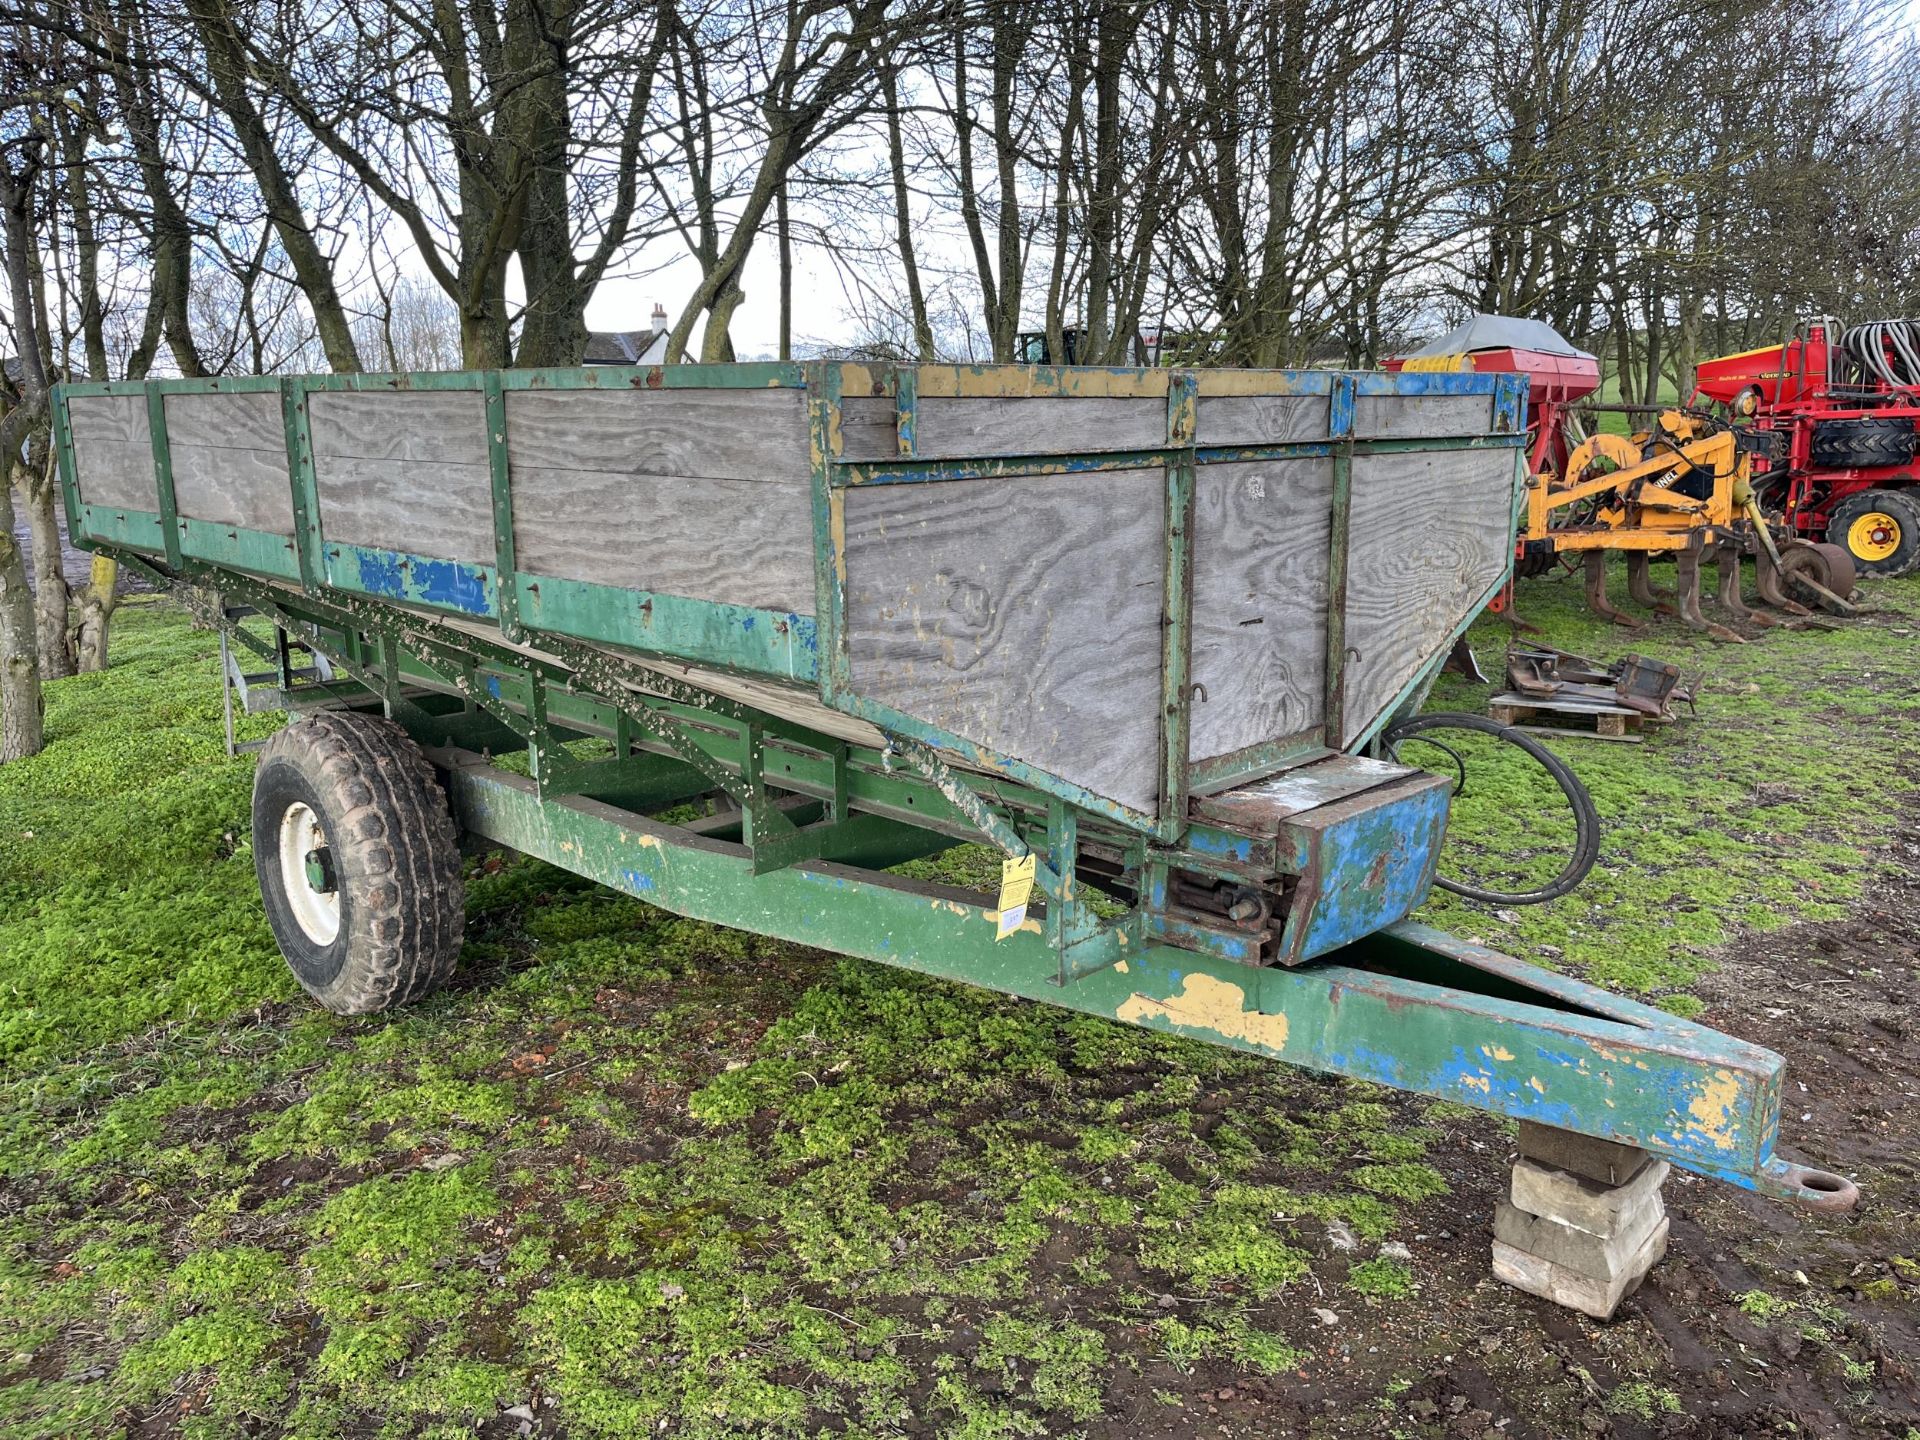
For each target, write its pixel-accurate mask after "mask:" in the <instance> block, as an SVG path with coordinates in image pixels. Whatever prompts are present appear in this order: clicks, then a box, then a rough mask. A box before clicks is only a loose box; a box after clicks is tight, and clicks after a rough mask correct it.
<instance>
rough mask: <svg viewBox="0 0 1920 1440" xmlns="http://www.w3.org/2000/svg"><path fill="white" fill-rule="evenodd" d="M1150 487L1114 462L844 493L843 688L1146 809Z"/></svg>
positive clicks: (1153, 494)
mask: <svg viewBox="0 0 1920 1440" xmlns="http://www.w3.org/2000/svg"><path fill="white" fill-rule="evenodd" d="M1075 403H1085V402H1075ZM1165 484H1166V480H1165V476H1164V475H1163V473H1162V472H1161V471H1159V470H1123V471H1114V472H1110V473H1106V474H1096V475H1061V476H1025V477H1020V478H1016V479H996V480H976V481H967V480H961V481H943V482H935V483H926V484H913V485H884V486H872V487H868V488H860V489H854V490H850V491H848V492H847V497H846V564H847V643H848V651H849V658H850V661H851V673H852V681H853V689H854V691H855V692H856V693H858V694H860V695H864V696H867V697H869V698H871V699H873V700H876V701H879V702H880V703H883V704H885V705H889V706H891V707H893V708H894V709H897V710H900V711H904V712H905V713H907V714H909V715H912V716H915V717H916V718H918V719H921V720H924V721H926V722H928V723H930V724H933V725H938V726H940V727H942V728H943V729H946V730H949V731H951V732H953V733H955V734H958V735H961V736H963V737H965V738H966V739H968V740H972V741H974V742H976V743H978V744H981V745H985V746H989V747H991V748H992V749H994V750H996V751H998V752H1000V753H1002V754H1006V755H1011V756H1014V757H1016V758H1018V759H1021V760H1024V761H1027V762H1028V763H1030V764H1033V765H1036V766H1038V767H1040V768H1041V769H1043V770H1046V771H1049V772H1051V773H1053V774H1055V775H1059V776H1061V777H1062V778H1064V779H1067V780H1070V781H1073V782H1074V783H1076V784H1079V785H1083V786H1085V787H1086V788H1087V789H1089V790H1091V791H1093V792H1094V793H1096V794H1099V795H1104V796H1107V797H1108V798H1110V799H1113V800H1117V801H1120V802H1122V803H1124V804H1127V805H1131V806H1134V807H1136V808H1138V809H1142V810H1151V809H1152V808H1154V805H1155V802H1156V800H1157V797H1158V792H1159V710H1160V618H1161V600H1162V594H1163V586H1164V563H1165V561H1164V554H1165V538H1164V537H1165V530H1166V520H1165V500H1164V496H1165Z"/></svg>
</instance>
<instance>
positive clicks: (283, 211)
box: [103, 0, 360, 378]
mask: <svg viewBox="0 0 1920 1440" xmlns="http://www.w3.org/2000/svg"><path fill="white" fill-rule="evenodd" d="M187 10H188V13H189V14H191V15H192V16H193V23H194V28H195V29H196V30H197V31H198V32H199V35H200V43H201V44H202V45H203V46H204V47H205V48H206V55H207V70H208V73H209V74H210V75H211V76H212V77H213V86H214V93H215V94H216V95H217V96H218V97H219V100H220V108H221V110H223V111H224V112H225V113H226V116H227V119H228V121H229V122H230V123H231V124H232V125H233V132H234V135H235V137H236V138H237V139H238V140H239V142H240V149H241V152H242V153H243V154H244V155H245V156H246V158H247V168H248V169H249V170H251V171H252V172H253V178H254V183H255V184H257V185H258V186H259V187H260V196H261V199H262V200H263V201H264V202H265V204H266V208H267V218H268V219H269V220H270V221H271V222H272V224H273V229H274V233H275V234H277V235H278V236H279V237H280V244H281V246H282V247H283V248H284V249H285V250H286V252H287V259H288V260H289V261H290V262H291V263H292V265H293V273H294V276H295V278H296V279H297V280H298V281H299V282H300V289H301V292H302V293H303V294H305V296H306V297H307V304H308V305H309V306H310V307H311V308H312V310H313V321H314V325H315V326H316V327H317V328H318V330H319V332H320V344H321V348H323V349H324V350H325V351H326V355H327V363H328V364H329V365H331V366H332V367H333V368H334V369H335V370H338V371H348V372H356V371H358V370H359V369H360V354H359V351H358V350H357V349H356V348H355V347H354V343H353V327H352V325H351V324H349V323H348V320H347V311H346V306H345V305H344V304H342V303H341V299H340V292H339V290H338V288H337V287H336V286H335V285H334V281H333V263H332V262H331V261H330V260H329V259H328V258H327V256H326V255H325V254H324V253H323V252H322V251H321V249H320V244H319V242H318V241H317V240H316V239H315V238H314V234H313V227H312V226H311V225H309V224H308V223H307V217H306V212H305V211H304V210H303V209H302V208H301V205H300V199H299V196H298V195H296V194H295V193H294V188H293V180H292V178H291V177H290V176H289V175H288V174H287V171H286V167H285V166H284V165H282V164H281V163H280V155H279V153H278V152H277V151H276V150H275V149H274V146H273V136H272V135H271V134H270V133H269V132H268V130H267V123H266V120H265V118H264V117H263V116H262V115H261V114H260V111H259V109H258V108H257V107H256V106H255V105H254V103H253V96H252V95H251V94H250V93H249V91H248V89H247V57H246V50H245V47H244V46H243V45H242V44H241V41H240V36H239V34H238V32H237V31H236V30H235V29H234V21H233V16H232V14H231V12H230V11H229V10H228V8H227V5H226V3H225V0H187ZM103 378H104V377H103Z"/></svg>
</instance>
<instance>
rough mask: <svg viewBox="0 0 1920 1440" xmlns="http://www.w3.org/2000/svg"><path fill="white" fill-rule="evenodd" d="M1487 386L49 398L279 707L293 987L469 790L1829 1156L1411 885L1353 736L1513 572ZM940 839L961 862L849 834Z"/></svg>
mask: <svg viewBox="0 0 1920 1440" xmlns="http://www.w3.org/2000/svg"><path fill="white" fill-rule="evenodd" d="M1524 414H1525V393H1524V389H1523V381H1522V380H1521V379H1519V378H1518V377H1512V376H1496V375H1478V374H1438V373H1436V374H1398V375H1392V374H1344V373H1333V372H1326V371H1199V372H1192V371H1177V370H1175V371H1169V370H1095V369H1048V368H1027V367H1012V366H1007V367H951V366H919V367H913V366H901V367H888V366H867V365H858V364H851V363H834V362H819V363H810V364H798V365H789V364H777V365H732V366H675V367H665V368H632V369H620V368H596V369H590V370H577V371H575V370H569V371H547V370H531V371H508V372H503V373H484V374H416V375H399V376H374V375H338V376H311V377H286V378H278V377H248V378H234V379H226V378H218V379H203V380H180V381H156V382H149V383H146V384H117V383H98V384H73V385H68V386H65V387H63V388H62V389H61V390H60V391H59V392H58V393H57V395H56V398H55V402H54V417H55V428H56V441H57V444H58V450H59V458H60V465H61V473H62V476H63V480H64V484H65V495H66V502H67V512H68V515H69V518H70V522H71V527H72V532H73V535H74V537H75V539H76V540H77V541H78V542H79V543H81V544H82V545H84V546H86V547H88V548H91V549H95V550H104V551H108V552H111V553H113V554H116V555H118V556H121V557H123V558H126V559H129V560H135V561H138V562H139V563H141V564H144V565H146V566H148V567H150V568H151V569H152V570H153V571H155V572H157V573H158V574H159V575H160V576H162V577H164V578H165V579H167V580H169V581H172V582H176V583H178V584H179V585H180V586H181V587H182V588H183V591H184V592H185V593H187V594H189V595H190V596H191V595H201V596H206V595H215V596H217V597H218V600H217V603H210V604H208V605H207V613H208V614H209V615H210V617H211V618H213V619H214V620H216V621H217V622H221V623H223V624H225V625H226V626H227V628H228V630H229V632H230V634H231V638H232V639H233V641H234V642H235V643H237V644H247V645H251V646H254V647H256V648H257V649H258V650H259V652H260V654H261V656H262V661H263V663H264V664H265V665H266V666H267V667H268V668H269V670H271V671H272V672H273V673H274V675H275V676H276V679H275V680H274V682H273V683H271V684H270V685H268V686H267V687H266V694H265V696H264V699H265V700H266V701H268V702H270V703H273V704H276V705H279V706H283V707H285V708H287V709H290V710H293V711H295V712H296V713H297V717H298V718H296V719H295V721H294V722H293V723H292V724H290V725H289V726H287V727H286V728H285V729H284V730H283V731H281V732H279V734H278V735H276V737H275V738H274V739H273V740H272V741H271V742H269V744H268V745H267V747H266V749H265V750H264V751H263V753H262V756H261V762H260V767H259V771H258V777H257V779H256V786H255V800H254V817H253V821H254V827H253V835H254V848H255V857H256V864H257V866H258V868H259V873H260V879H261V886H262V890H263V893H264V895H265V898H266V903H267V906H268V910H269V913H270V916H271V918H272V921H273V926H274V930H275V933H276V935H277V937H278V938H279V940H280V942H281V946H282V949H283V950H284V951H285V953H286V955H287V958H288V960H289V962H290V964H291V965H292V967H293V969H294V972H295V973H296V974H297V975H298V976H299V978H300V980H301V982H302V983H303V984H304V985H305V986H306V988H307V989H308V990H309V991H311V992H312V993H313V994H314V995H315V996H316V997H317V998H318V999H319V1000H320V1001H321V1003H323V1004H326V1005H328V1006H330V1007H332V1008H335V1009H339V1010H342V1011H349V1012H355V1011H368V1010H377V1009H380V1008H383V1007H384V1006H386V1005H389V1004H393V1003H397V1002H400V1001H403V1000H406V999H408V998H411V997H413V996H416V995H418V994H420V993H422V992H423V991H424V990H426V989H427V988H429V987H430V986H431V985H433V984H434V983H435V982H437V981H438V980H440V979H441V978H443V977H444V976H445V975H446V974H447V973H448V972H449V970H450V969H451V967H452V965H453V963H454V959H455V956H456V954H457V952H458V949H459V945H460V940H461V925H462V920H461V907H462V897H461V866H460V861H459V857H458V848H457V847H458V843H459V838H460V833H461V832H466V833H467V834H469V835H471V836H475V837H480V838H483V839H484V840H487V841H491V842H495V843H498V844H500V845H504V846H507V847H510V848H512V849H514V850H518V851H522V852H525V853H527V854H530V855H536V856H539V857H541V858H542V859H545V860H547V861H550V862H551V863H553V864H555V865H559V866H562V867H564V868H566V869H569V870H571V871H574V872H577V873H579V874H581V875H585V876H589V877H591V878H593V879H595V880H597V881H600V882H601V883H604V884H606V885H609V886H612V887H614V888H617V889H619V890H622V891H625V892H627V893H629V894H632V895H636V896H639V897H641V898H642V899H645V900H647V901H650V902H652V903H653V904H656V905H659V906H662V907H665V908H667V909H669V910H672V911H675V912H677V913H680V914H683V915H688V916H693V917H697V918H700V919H704V920H710V921H714V922H718V923H720V924H725V925H730V926H736V927H740V928H743V929H748V930H753V931H758V932H761V933H764V934H768V935H775V936H780V937H782V938H785V939H788V940H792V941H795V942H799V943H803V944H806V945H811V946H817V947H820V948H822V949H825V950H831V951H837V952H842V953H845V954H849V955H856V956H863V957H865V958H867V959H869V960H873V961H877V962H880V963H883V964H888V965H897V966H902V967H905V968H908V969H912V970H917V971H921V972H924V973H927V974H932V975H938V976H943V977H946V978H949V979H953V980H960V981H966V982H968V983H971V984H977V985H985V986H989V987H992V988H994V989H996V990H1001V991H1004V992H1007V993H1010V994H1014V995H1021V996H1026V997H1029V998H1031V999H1035V1000H1041V1001H1046V1002H1048V1003H1050V1004H1055V1005H1062V1006H1067V1007H1070V1008H1073V1009H1076V1010H1081V1011H1085V1012H1088V1013H1090V1014H1095V1015H1101V1016H1107V1017H1110V1018H1113V1019H1116V1020H1119V1021H1124V1022H1126V1023H1129V1024H1134V1025H1140V1026H1145V1027H1148V1028H1151V1029H1156V1030H1164V1031H1170V1032H1173V1033H1177V1034H1181V1035H1187V1036H1192V1037H1196V1038H1199V1039H1202V1040H1206V1041H1209V1042H1212V1043H1214V1044H1219V1045H1224V1046H1231V1047H1234V1048H1237V1049H1241V1050H1246V1051H1252V1052H1255V1053H1257V1054H1261V1055H1265V1056H1269V1057H1271V1058H1273V1059H1275V1060H1281V1061H1285V1062H1288V1063H1290V1064H1296V1065H1304V1066H1308V1067H1311V1068H1313V1069H1316V1070H1321V1071H1327V1072H1332V1073H1336V1074H1341V1075H1348V1076H1356V1077H1360V1078H1363V1079H1367V1080H1372V1081H1377V1082H1379V1083H1381V1084H1385V1085H1390V1086H1395V1087H1398V1088H1400V1089H1404V1090H1411V1091H1417V1092H1420V1093H1422V1094H1426V1095H1433V1096H1442V1097H1445V1098H1447V1099H1450V1100H1455V1101H1459V1102H1461V1103H1463V1104H1466V1105H1470V1106H1476V1107H1478V1108H1480V1109H1483V1110H1488V1111H1492V1112H1495V1113H1498V1114H1501V1115H1507V1116H1513V1117H1517V1118H1519V1119H1521V1120H1528V1121H1534V1122H1538V1123H1540V1124H1542V1125H1545V1126H1549V1127H1555V1128H1557V1129H1559V1130H1563V1131H1571V1132H1575V1133H1576V1134H1579V1135H1586V1136H1593V1137H1601V1138H1603V1139H1606V1140H1611V1141H1616V1142H1620V1143H1621V1144H1622V1145H1626V1146H1634V1147H1639V1148H1641V1149H1644V1150H1646V1151H1650V1152H1652V1153H1653V1154H1655V1155H1657V1156H1661V1157H1665V1158H1667V1159H1670V1160H1671V1161H1673V1162H1674V1163H1675V1164H1678V1165H1680V1166H1683V1167H1685V1168H1687V1169H1689V1170H1693V1171H1697V1172H1699V1173H1701V1174H1705V1175H1711V1176H1716V1177H1719V1178H1721V1179H1725V1180H1729V1181H1732V1182H1734V1183H1736V1184H1740V1185H1744V1186H1748V1187H1751V1188H1755V1189H1759V1190H1761V1191H1764V1192H1767V1193H1769V1194H1773V1195H1776V1196H1779V1197H1783V1198H1791V1199H1796V1200H1800V1201H1803V1202H1805V1203H1808V1204H1812V1205H1816V1206H1821V1207H1825V1208H1836V1207H1839V1208H1844V1207H1845V1206H1846V1205H1847V1204H1850V1203H1851V1202H1852V1200H1853V1198H1854V1194H1855V1192H1854V1190H1853V1187H1852V1186H1851V1184H1850V1183H1849V1182H1847V1181H1845V1180H1844V1179H1842V1178H1840V1177H1838V1176H1834V1175H1829V1174H1826V1173H1824V1172H1819V1171H1813V1170H1810V1169H1806V1168H1803V1167H1800V1166H1796V1165H1793V1164H1790V1163H1787V1162H1786V1161H1785V1160H1783V1159H1781V1158H1779V1157H1777V1156H1776V1155H1775V1154H1774V1142H1775V1136H1776V1131H1777V1127H1778V1118H1779V1107H1780V1096H1781V1089H1782V1083H1783V1079H1782V1062H1781V1060H1780V1059H1779V1057H1777V1056H1776V1055H1773V1054H1771V1053H1769V1052H1768V1051H1766V1050H1763V1049H1760V1048H1757V1047H1755V1046H1752V1045H1749V1044H1745V1043H1743V1042H1741V1041H1739V1040H1736V1039H1733V1038H1730V1037H1728V1036H1725V1035H1721V1034H1718V1033H1716V1032H1714V1031H1712V1030H1709V1029H1706V1028H1703V1027H1702V1026H1699V1025H1695V1024H1692V1023H1689V1022H1688V1021H1685V1020H1682V1019H1679V1018H1676V1017H1675V1016H1672V1015H1668V1014H1665V1013H1663V1012H1661V1011H1658V1010H1655V1009H1652V1008H1649V1007H1647V1006H1645V1005H1640V1004H1637V1003H1634V1002H1632V1001H1629V1000H1625V999H1622V998H1620V997H1618V996H1615V995H1612V994H1609V993H1607V992H1605V991H1603V990H1600V989H1597V988H1594V987H1592V986H1588V985H1585V984H1582V983H1580V982H1578V981H1576V980H1573V979H1569V978H1567V977H1565V976H1561V975H1556V974H1552V973H1549V972H1546V971H1543V970H1540V969H1537V968H1535V967H1533V966H1531V965H1528V964H1525V963H1523V962H1522V961H1520V960H1517V959H1514V958H1512V957H1510V956H1507V955H1502V954H1498V953H1496V952H1494V951H1491V950H1488V949H1485V948H1483V947H1481V946H1478V945H1474V944H1470V943H1467V942H1464V941H1461V940H1458V939H1455V938H1453V937H1450V936H1447V935H1444V934H1440V933H1438V932H1436V931H1434V930H1431V929H1429V928H1427V927H1425V926H1422V925H1419V924H1417V923H1413V922H1411V921H1410V920H1409V919H1408V918H1407V917H1408V916H1409V914H1410V913H1411V912H1412V911H1413V909H1414V908H1415V907H1416V906H1417V905H1418V904H1419V903H1420V902H1421V900H1422V899H1423V898H1424V897H1425V895H1426V894H1427V891H1428V888H1429V886H1430V885H1431V884H1432V882H1433V878H1434V866H1435V860H1436V856H1437V854H1438V851H1439V848H1440V843H1441V840H1442V837H1443V835H1444V833H1445V828H1446V822H1447V810H1448V801H1449V798H1450V784H1449V782H1448V781H1447V780H1446V779H1445V778H1443V777H1438V776H1434V775H1431V774H1429V773H1427V772H1425V771H1422V770H1418V769H1413V768H1410V767H1407V766H1403V765H1400V764H1397V763H1394V762H1393V761H1392V760H1391V759H1390V758H1385V757H1383V756H1382V755H1381V754H1379V753H1375V752H1377V751H1378V750H1379V749H1380V747H1379V745H1378V744H1377V739H1378V737H1379V736H1380V734H1381V733H1382V731H1383V729H1384V728H1385V727H1386V726H1388V725H1389V724H1390V723H1391V722H1392V721H1393V719H1394V718H1395V717H1396V716H1399V715H1403V714H1405V713H1408V712H1409V711H1410V710H1411V709H1412V708H1414V707H1417V705H1418V704H1419V702H1420V700H1421V698H1422V697H1423V696H1424V695H1425V693H1426V688H1427V686H1428V685H1429V684H1430V683H1431V680H1432V678H1433V676H1434V674H1435V673H1436V672H1437V670H1438V668H1439V666H1440V664H1441V663H1442V661H1443V659H1444V657H1445V656H1446V654H1447V652H1448V650H1449V649H1450V647H1451V646H1452V644H1453V642H1454V641H1455V640H1456V639H1457V638H1458V637H1459V635H1460V634H1461V632H1462V631H1463V630H1464V629H1465V627H1466V625H1467V623H1468V622H1469V621H1470V620H1471V619H1472V617H1473V616H1474V615H1475V614H1476V613H1477V612H1478V611H1479V610H1480V608H1481V607H1482V605H1483V604H1484V603H1485V602H1486V601H1487V600H1488V599H1489V598H1490V597H1491V596H1493V595H1494V594H1496V593H1497V592H1498V591H1499V589H1500V588H1501V586H1502V585H1503V584H1504V583H1505V581H1506V579H1507V575H1508V570H1509V567H1510V565H1511V563H1512V554H1513V546H1512V535H1513V522H1514V511H1515V503H1516V498H1517V496H1518V495H1519V493H1520V480H1521V467H1522V463H1523V459H1524V453H1525V452H1524V440H1525V434H1524V424H1525V422H1524ZM239 607H245V608H246V609H248V610H251V611H252V612H254V613H256V614H257V615H259V616H263V617H266V619H267V620H268V621H270V622H271V623H272V625H273V626H275V627H277V632H278V634H277V639H276V641H275V642H268V641H266V640H264V639H262V638H261V637H260V636H259V635H257V634H255V633H254V632H253V631H250V630H248V629H247V628H245V627H244V626H242V625H238V624H235V623H234V622H233V621H232V620H231V619H230V618H229V617H230V612H231V610H233V609H237V608H239ZM252 699H253V701H254V702H256V703H258V702H261V701H262V699H263V695H262V693H261V692H260V691H259V690H256V691H255V692H254V694H253V696H252ZM510 755H513V756H521V757H523V758H524V762H525V763H524V764H516V765H514V766H513V767H511V768H506V767H503V766H502V765H501V764H500V763H499V760H500V758H501V757H503V756H510ZM523 771H524V773H522V772H523ZM698 801H704V802H705V803H703V804H694V803H690V802H698ZM690 814H697V815H698V816H699V818H696V819H687V818H684V817H686V816H688V815H690ZM662 817H680V818H662ZM970 841H972V842H984V843H985V844H988V845H991V846H993V847H995V848H997V849H998V850H999V851H1000V852H1001V853H1002V855H1003V856H1004V860H1005V864H1004V867H1003V874H1002V879H1001V884H1000V886H999V887H998V888H997V890H995V891H993V892H990V893H974V892H971V891H964V890H957V889H951V888H945V887H941V886H935V885H929V884H924V883H919V882H916V881H913V880H909V879H906V878H904V877H902V876H900V875H898V874H895V873H892V871H893V868H894V867H897V866H899V865H901V864H903V863H904V862H906V861H909V860H912V859H915V858H917V857H922V856H926V855H929V854H933V853H936V852H938V851H941V850H943V849H946V848H948V847H951V846H954V845H956V844H961V843H965V842H970Z"/></svg>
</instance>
